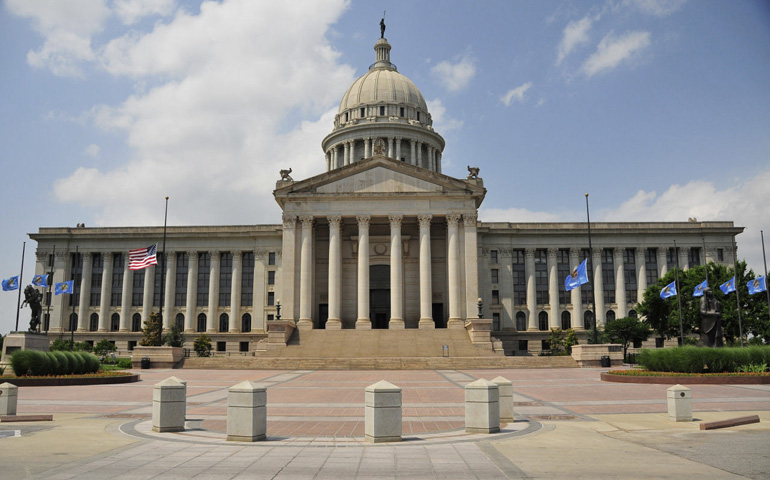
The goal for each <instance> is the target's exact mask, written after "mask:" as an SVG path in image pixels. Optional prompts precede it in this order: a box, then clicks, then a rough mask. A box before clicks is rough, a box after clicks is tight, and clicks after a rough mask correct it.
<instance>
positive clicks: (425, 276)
mask: <svg viewBox="0 0 770 480" xmlns="http://www.w3.org/2000/svg"><path fill="white" fill-rule="evenodd" d="M432 218H433V217H432V216H431V215H419V216H418V217H417V220H418V221H419V222H420V328H435V326H436V324H435V322H434V321H433V311H432V308H433V305H432V299H433V290H432V282H431V258H430V222H431V219H432Z"/></svg>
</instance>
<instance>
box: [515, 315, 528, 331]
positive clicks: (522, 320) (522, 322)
mask: <svg viewBox="0 0 770 480" xmlns="http://www.w3.org/2000/svg"><path fill="white" fill-rule="evenodd" d="M526 329H527V315H526V314H524V312H517V313H516V330H518V331H520V332H523V331H524V330H526Z"/></svg>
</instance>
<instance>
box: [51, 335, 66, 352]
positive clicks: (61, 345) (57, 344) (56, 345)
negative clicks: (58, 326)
mask: <svg viewBox="0 0 770 480" xmlns="http://www.w3.org/2000/svg"><path fill="white" fill-rule="evenodd" d="M49 350H50V351H52V352H55V351H57V350H58V351H62V352H69V351H70V350H72V342H70V341H69V340H62V339H61V338H57V339H56V340H54V341H53V342H51V346H50V347H49Z"/></svg>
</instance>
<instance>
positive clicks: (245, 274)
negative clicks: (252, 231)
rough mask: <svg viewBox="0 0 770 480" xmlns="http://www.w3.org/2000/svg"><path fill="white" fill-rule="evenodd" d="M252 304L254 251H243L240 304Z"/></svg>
mask: <svg viewBox="0 0 770 480" xmlns="http://www.w3.org/2000/svg"><path fill="white" fill-rule="evenodd" d="M252 305H254V252H243V269H242V270H241V306H244V307H250V306H252Z"/></svg>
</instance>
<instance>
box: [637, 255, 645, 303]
mask: <svg viewBox="0 0 770 480" xmlns="http://www.w3.org/2000/svg"><path fill="white" fill-rule="evenodd" d="M646 253H647V249H646V248H645V247H639V248H637V249H636V286H637V289H636V303H642V301H644V291H645V290H647V258H646Z"/></svg>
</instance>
